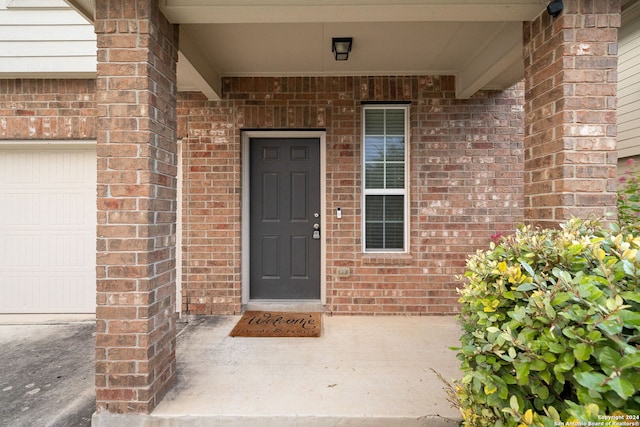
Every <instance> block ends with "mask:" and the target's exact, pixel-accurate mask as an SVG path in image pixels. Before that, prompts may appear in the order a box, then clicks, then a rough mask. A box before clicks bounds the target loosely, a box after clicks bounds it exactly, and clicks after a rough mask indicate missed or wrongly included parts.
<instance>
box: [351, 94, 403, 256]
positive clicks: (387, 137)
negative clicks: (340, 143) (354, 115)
mask: <svg viewBox="0 0 640 427" xmlns="http://www.w3.org/2000/svg"><path fill="white" fill-rule="evenodd" d="M389 111H391V112H392V114H393V113H396V114H397V116H396V117H395V119H396V122H395V127H393V129H392V132H393V133H392V134H388V133H386V132H387V130H388V124H389V120H387V114H386V113H388V112H389ZM378 112H379V113H378ZM371 113H373V114H375V113H378V119H379V118H380V117H381V116H382V117H383V120H382V130H383V132H382V134H381V133H380V129H381V127H380V126H377V129H376V128H374V130H376V131H377V132H373V131H372V130H371V128H372V127H371V124H372V123H375V122H374V121H372V120H370V118H371V117H372V116H370V115H369V114H371ZM398 117H401V118H402V120H401V122H402V126H398V124H397V122H398V120H397V119H398ZM363 118H364V120H363V122H364V123H363V131H362V135H363V148H362V159H363V160H362V173H363V175H364V179H363V180H362V186H363V196H362V206H363V217H362V218H363V221H362V237H363V244H362V248H363V252H391V253H398V252H405V253H406V252H408V236H409V214H408V213H409V209H408V206H409V201H408V193H409V192H408V184H409V171H408V164H409V161H408V160H409V159H408V157H409V149H408V146H407V145H408V138H409V126H408V124H409V108H408V106H403V107H398V106H397V105H378V106H365V107H364V108H363ZM374 118H375V117H374ZM398 129H400V131H398ZM375 138H377V139H379V140H380V141H378V143H380V142H382V144H383V145H382V146H383V150H384V151H383V156H384V157H383V159H382V161H381V162H380V163H385V160H387V156H388V154H389V150H387V146H388V145H390V144H391V145H394V144H398V142H399V141H400V144H402V146H403V150H402V151H403V153H402V156H401V159H402V160H395V159H394V160H392V161H387V162H386V164H395V165H402V166H403V167H402V169H403V171H404V176H403V179H401V180H400V181H401V184H400V185H398V187H399V188H393V186H390V185H388V184H389V182H388V179H387V178H388V173H387V172H388V170H387V168H386V166H385V167H383V181H382V183H383V186H384V187H385V188H370V187H369V186H368V185H367V184H368V181H369V180H370V179H371V178H370V177H369V176H368V175H367V166H368V165H370V164H371V163H372V162H371V161H368V160H369V159H371V153H370V152H369V153H368V152H367V151H368V150H369V149H370V147H369V144H368V142H371V141H373V140H375ZM390 141H392V142H390ZM397 157H399V156H397V155H396V158H397ZM377 181H378V182H380V180H379V179H378V180H377ZM388 195H399V196H403V201H404V203H403V217H404V218H403V226H402V229H403V233H402V239H401V240H402V247H397V248H385V247H384V245H386V243H385V244H383V247H382V248H370V247H367V245H368V242H369V239H368V235H367V230H368V228H367V225H368V224H371V225H373V223H372V222H369V223H368V222H367V218H366V215H367V214H366V211H367V209H366V206H367V196H388ZM388 223H389V224H398V223H399V222H391V221H389V222H388ZM382 238H383V239H384V236H383V237H382Z"/></svg>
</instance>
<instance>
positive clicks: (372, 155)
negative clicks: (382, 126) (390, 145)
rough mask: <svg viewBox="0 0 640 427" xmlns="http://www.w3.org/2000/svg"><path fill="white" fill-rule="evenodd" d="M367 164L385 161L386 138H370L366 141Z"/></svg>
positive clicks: (365, 156) (365, 157)
mask: <svg viewBox="0 0 640 427" xmlns="http://www.w3.org/2000/svg"><path fill="white" fill-rule="evenodd" d="M364 160H365V162H371V161H378V162H381V161H383V160H384V138H383V137H381V136H380V137H372V136H368V137H367V138H366V139H365V141H364Z"/></svg>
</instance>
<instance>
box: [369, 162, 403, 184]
mask: <svg viewBox="0 0 640 427" xmlns="http://www.w3.org/2000/svg"><path fill="white" fill-rule="evenodd" d="M386 184H387V185H386V187H385V188H404V163H387V182H386ZM367 188H368V187H367Z"/></svg>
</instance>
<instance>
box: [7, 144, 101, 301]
mask: <svg viewBox="0 0 640 427" xmlns="http://www.w3.org/2000/svg"><path fill="white" fill-rule="evenodd" d="M0 200H3V203H2V204H0V266H2V270H3V273H4V274H3V275H2V276H0V312H5V313H90V312H95V249H96V247H95V244H96V238H95V223H96V154H95V147H83V148H76V147H73V148H69V147H58V148H56V147H51V146H40V147H29V148H24V149H23V148H4V149H3V147H0Z"/></svg>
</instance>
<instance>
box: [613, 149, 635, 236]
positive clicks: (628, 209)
mask: <svg viewBox="0 0 640 427" xmlns="http://www.w3.org/2000/svg"><path fill="white" fill-rule="evenodd" d="M618 221H619V222H620V225H621V226H622V227H623V228H626V229H627V230H629V231H631V232H635V233H638V232H640V167H639V166H638V165H637V163H636V162H635V161H634V160H633V159H628V160H627V162H626V169H625V171H624V172H623V173H622V175H620V176H619V177H618Z"/></svg>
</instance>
